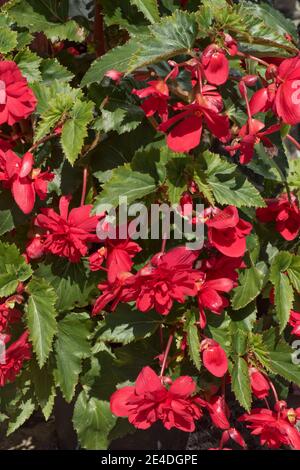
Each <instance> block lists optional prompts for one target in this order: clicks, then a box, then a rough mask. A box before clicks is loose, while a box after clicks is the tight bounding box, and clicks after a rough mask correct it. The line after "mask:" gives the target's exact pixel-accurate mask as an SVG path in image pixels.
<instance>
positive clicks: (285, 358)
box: [268, 351, 300, 385]
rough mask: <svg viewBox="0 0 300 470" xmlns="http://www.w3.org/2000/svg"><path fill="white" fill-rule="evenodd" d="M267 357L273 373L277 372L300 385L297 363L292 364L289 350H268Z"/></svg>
mask: <svg viewBox="0 0 300 470" xmlns="http://www.w3.org/2000/svg"><path fill="white" fill-rule="evenodd" d="M268 357H269V361H270V362H269V368H270V369H271V370H272V372H273V373H274V374H278V375H280V376H281V377H284V378H285V379H286V380H288V381H290V382H293V383H294V384H296V385H300V368H299V364H293V362H292V353H291V352H289V353H283V352H281V351H278V352H277V351H270V352H269V354H268Z"/></svg>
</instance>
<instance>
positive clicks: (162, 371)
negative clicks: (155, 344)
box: [159, 333, 174, 377]
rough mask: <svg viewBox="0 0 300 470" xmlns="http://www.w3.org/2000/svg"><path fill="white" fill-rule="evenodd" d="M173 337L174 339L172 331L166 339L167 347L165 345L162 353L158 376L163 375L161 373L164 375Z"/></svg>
mask: <svg viewBox="0 0 300 470" xmlns="http://www.w3.org/2000/svg"><path fill="white" fill-rule="evenodd" d="M173 339H174V334H173V333H172V334H171V335H170V337H169V339H168V342H167V347H166V350H165V353H164V358H163V363H162V366H161V371H160V374H159V376H160V377H163V375H164V372H165V369H166V365H167V360H168V355H169V352H170V349H171V345H172V342H173Z"/></svg>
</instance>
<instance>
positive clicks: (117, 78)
mask: <svg viewBox="0 0 300 470" xmlns="http://www.w3.org/2000/svg"><path fill="white" fill-rule="evenodd" d="M123 75H124V73H122V72H118V70H114V69H112V70H108V71H107V72H106V73H105V75H104V76H105V77H108V78H110V79H111V80H113V81H114V82H116V84H117V85H119V83H121V80H122V77H123Z"/></svg>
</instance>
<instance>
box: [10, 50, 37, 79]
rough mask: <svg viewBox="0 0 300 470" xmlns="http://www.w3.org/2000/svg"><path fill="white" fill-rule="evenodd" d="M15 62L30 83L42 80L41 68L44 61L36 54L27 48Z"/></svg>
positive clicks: (19, 54) (18, 55)
mask: <svg viewBox="0 0 300 470" xmlns="http://www.w3.org/2000/svg"><path fill="white" fill-rule="evenodd" d="M15 62H16V63H17V64H18V67H19V69H20V70H21V72H22V74H23V75H24V76H25V77H26V78H27V80H28V82H29V83H32V82H37V81H39V80H40V79H41V72H40V69H39V67H40V64H41V62H42V59H41V57H39V56H38V55H37V54H36V53H35V52H32V51H31V50H30V49H27V48H26V49H23V50H22V51H20V52H18V54H17V55H16V56H15Z"/></svg>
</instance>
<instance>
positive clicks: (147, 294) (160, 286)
mask: <svg viewBox="0 0 300 470" xmlns="http://www.w3.org/2000/svg"><path fill="white" fill-rule="evenodd" d="M198 255H199V252H198V251H192V250H188V249H186V248H185V247H184V246H181V247H177V248H173V249H172V250H170V251H169V252H168V253H164V254H161V255H156V256H154V257H153V258H152V260H151V262H150V263H149V264H148V265H147V266H145V267H144V268H143V269H141V270H140V271H139V272H138V274H137V277H136V280H137V283H138V285H139V287H138V288H139V294H138V297H137V301H136V305H137V308H138V309H139V310H140V311H141V312H148V311H149V310H151V309H152V308H154V309H155V310H156V311H157V313H160V314H161V315H168V313H169V312H170V310H171V308H172V306H173V302H174V301H177V302H179V303H184V302H185V299H186V297H187V296H194V295H196V293H197V288H196V284H195V281H196V279H197V278H198V277H199V273H198V272H197V271H196V270H194V269H193V264H194V262H195V261H196V259H197V257H198Z"/></svg>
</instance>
